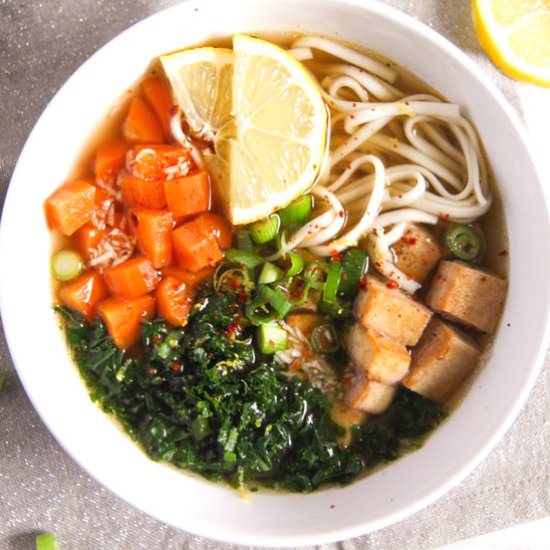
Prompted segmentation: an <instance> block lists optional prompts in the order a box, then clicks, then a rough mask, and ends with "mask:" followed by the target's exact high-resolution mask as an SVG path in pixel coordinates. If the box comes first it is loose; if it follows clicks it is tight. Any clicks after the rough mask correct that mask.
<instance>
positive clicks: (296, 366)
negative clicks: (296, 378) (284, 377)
mask: <svg viewBox="0 0 550 550" xmlns="http://www.w3.org/2000/svg"><path fill="white" fill-rule="evenodd" d="M292 368H293V369H294V370H301V368H302V362H301V361H300V360H299V359H296V360H295V361H294V363H292Z"/></svg>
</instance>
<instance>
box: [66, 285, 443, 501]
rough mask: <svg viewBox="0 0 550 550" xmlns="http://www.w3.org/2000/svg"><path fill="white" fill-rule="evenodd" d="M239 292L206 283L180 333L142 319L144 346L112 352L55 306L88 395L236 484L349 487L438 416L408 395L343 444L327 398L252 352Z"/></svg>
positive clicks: (186, 462)
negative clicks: (341, 485) (216, 287)
mask: <svg viewBox="0 0 550 550" xmlns="http://www.w3.org/2000/svg"><path fill="white" fill-rule="evenodd" d="M245 302H246V297H245V299H243V295H242V290H239V291H237V290H234V289H230V288H225V287H224V288H222V289H221V290H218V291H215V290H214V289H213V288H212V286H211V285H205V286H203V288H202V290H201V292H200V294H199V296H198V299H197V302H196V304H195V306H194V308H193V311H192V313H191V315H190V318H189V323H188V325H187V326H186V327H185V328H172V327H170V326H169V325H167V324H166V323H165V322H164V321H162V320H160V319H157V320H154V321H150V322H149V321H144V322H143V325H142V343H143V346H142V349H141V350H140V351H139V352H135V353H131V351H129V350H119V349H117V348H116V347H115V346H114V344H113V343H112V340H111V339H110V337H109V336H108V334H107V331H106V328H105V326H104V324H103V323H102V322H101V321H100V320H96V321H94V323H93V324H91V325H88V324H87V323H86V322H85V321H84V319H83V318H82V317H81V316H80V315H79V314H78V313H76V312H74V311H72V310H69V309H67V308H63V307H57V308H56V309H57V311H58V312H59V313H60V314H61V315H62V317H63V318H64V320H65V329H66V334H67V341H68V344H69V346H70V348H71V350H72V353H73V356H74V359H75V361H76V364H77V365H78V367H79V369H80V372H81V374H82V376H83V378H84V379H85V381H86V383H87V385H88V388H89V391H90V394H91V397H92V399H93V400H95V401H97V402H98V403H99V404H100V405H101V407H102V408H103V409H104V410H105V411H107V412H109V413H111V414H114V415H115V416H116V417H117V418H118V419H119V420H120V421H121V423H122V424H123V426H124V427H125V429H126V430H127V432H128V433H129V434H130V436H131V437H132V438H134V439H135V440H137V441H138V442H139V443H140V444H141V445H142V446H143V448H144V449H145V451H146V452H147V453H148V455H149V456H150V457H151V458H153V459H154V460H166V461H170V462H172V463H173V464H175V465H176V466H179V467H182V468H188V469H190V470H193V471H195V472H198V473H200V474H202V475H203V476H205V477H207V478H209V479H225V480H227V481H229V482H230V483H232V484H233V485H235V486H241V485H242V484H243V483H245V482H247V481H252V480H254V481H257V482H258V483H263V484H264V485H270V486H275V487H282V488H287V489H290V490H293V491H311V490H314V489H316V488H317V487H319V486H321V485H323V484H325V483H328V482H331V483H334V482H337V483H347V482H349V481H351V480H352V479H354V478H355V477H356V476H357V475H358V474H359V473H360V472H361V471H363V470H364V468H365V466H366V465H371V464H374V463H376V462H378V461H380V460H389V459H392V458H395V456H397V454H398V453H399V450H400V449H401V448H402V447H403V446H404V445H410V444H412V443H411V442H413V441H417V440H418V438H419V437H422V436H423V435H424V434H425V433H426V432H427V431H429V430H431V429H432V428H433V427H434V426H435V424H436V423H437V422H438V421H439V420H440V418H441V413H440V409H439V407H438V406H437V405H434V404H433V403H431V402H429V401H427V400H424V399H423V398H420V397H419V396H417V395H416V394H413V393H412V392H407V391H406V390H403V391H401V392H400V394H399V395H398V397H397V399H396V401H395V403H394V405H393V406H392V407H391V409H390V410H389V411H388V413H387V414H385V415H383V416H381V417H379V418H378V419H377V420H374V421H370V422H369V423H368V424H367V427H366V428H365V429H364V431H362V430H359V433H357V434H356V437H355V440H354V443H353V444H352V445H351V446H350V447H348V448H341V447H340V446H339V445H338V438H339V436H341V435H342V433H343V430H342V428H340V427H339V426H338V425H336V424H335V423H334V422H333V421H332V419H331V417H330V403H329V401H328V399H327V398H326V396H324V395H323V394H322V393H321V392H320V391H319V390H317V389H314V388H313V387H312V386H311V385H310V384H309V383H308V382H306V381H303V380H301V379H299V378H298V377H288V376H287V375H286V372H285V371H284V370H283V369H282V367H281V366H280V365H279V364H278V363H277V362H276V361H274V360H273V359H272V358H269V359H266V358H265V357H264V356H261V355H257V354H256V352H255V349H254V345H253V336H252V335H253V328H252V327H250V326H248V323H247V322H246V320H245V317H244V315H243V310H244V308H245V306H246V303H245Z"/></svg>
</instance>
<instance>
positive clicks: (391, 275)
mask: <svg viewBox="0 0 550 550" xmlns="http://www.w3.org/2000/svg"><path fill="white" fill-rule="evenodd" d="M394 273H395V272H394V271H390V279H391V278H392V277H393V274H394Z"/></svg>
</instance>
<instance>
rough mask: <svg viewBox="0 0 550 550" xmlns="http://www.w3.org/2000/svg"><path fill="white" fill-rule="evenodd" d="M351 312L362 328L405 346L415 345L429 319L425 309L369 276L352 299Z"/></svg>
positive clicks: (400, 292) (429, 312)
mask: <svg viewBox="0 0 550 550" xmlns="http://www.w3.org/2000/svg"><path fill="white" fill-rule="evenodd" d="M354 313H355V316H356V317H357V319H359V321H361V324H362V325H363V326H365V327H369V328H372V329H374V330H376V331H377V332H381V333H382V334H385V335H386V336H388V337H390V338H391V339H392V340H395V341H397V342H401V343H402V344H405V345H406V346H415V345H416V343H417V342H418V340H420V337H421V336H422V333H423V332H424V329H425V328H426V325H427V324H428V322H429V320H430V317H431V316H432V312H431V311H430V310H429V309H428V308H427V307H426V306H424V305H422V304H420V303H419V302H416V301H415V300H413V299H412V298H411V297H410V296H408V295H407V294H405V293H404V292H402V291H401V290H399V289H396V288H389V286H388V285H387V284H385V283H384V282H382V281H381V280H380V279H378V278H376V277H373V276H372V275H369V276H367V278H366V288H364V289H362V290H361V291H360V292H359V295H358V296H357V298H356V300H355V306H354Z"/></svg>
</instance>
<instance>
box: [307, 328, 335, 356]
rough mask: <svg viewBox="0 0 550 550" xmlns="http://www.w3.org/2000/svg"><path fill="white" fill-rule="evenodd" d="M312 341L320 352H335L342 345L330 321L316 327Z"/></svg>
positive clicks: (312, 333)
mask: <svg viewBox="0 0 550 550" xmlns="http://www.w3.org/2000/svg"><path fill="white" fill-rule="evenodd" d="M310 342H311V345H312V347H313V349H314V350H315V351H317V352H319V353H334V352H335V351H336V350H337V349H338V348H339V347H340V342H339V341H338V334H336V329H335V328H334V326H333V325H331V324H329V323H326V324H324V325H319V326H318V327H315V328H314V329H313V331H312V332H311V337H310Z"/></svg>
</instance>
